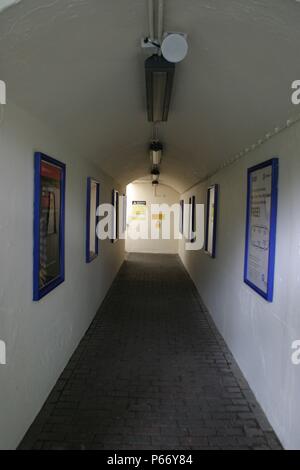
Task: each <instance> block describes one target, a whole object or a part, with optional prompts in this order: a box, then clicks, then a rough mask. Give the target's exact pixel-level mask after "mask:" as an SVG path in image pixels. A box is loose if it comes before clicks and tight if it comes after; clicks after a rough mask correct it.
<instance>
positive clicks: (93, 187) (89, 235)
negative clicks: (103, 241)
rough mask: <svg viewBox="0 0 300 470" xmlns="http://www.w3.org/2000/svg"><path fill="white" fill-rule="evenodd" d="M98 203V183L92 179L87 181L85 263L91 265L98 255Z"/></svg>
mask: <svg viewBox="0 0 300 470" xmlns="http://www.w3.org/2000/svg"><path fill="white" fill-rule="evenodd" d="M99 203H100V183H98V181H96V180H94V179H93V178H88V179H87V203H86V262H87V263H91V262H92V261H93V260H94V259H95V258H97V256H98V253H99V239H98V236H97V233H96V229H97V223H98V219H99V218H98V216H97V208H98V206H99Z"/></svg>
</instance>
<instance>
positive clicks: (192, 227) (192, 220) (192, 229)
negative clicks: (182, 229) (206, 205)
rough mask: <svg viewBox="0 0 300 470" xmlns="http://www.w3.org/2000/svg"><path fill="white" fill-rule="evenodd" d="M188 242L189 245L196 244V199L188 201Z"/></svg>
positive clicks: (193, 197) (191, 198)
mask: <svg viewBox="0 0 300 470" xmlns="http://www.w3.org/2000/svg"><path fill="white" fill-rule="evenodd" d="M189 208H190V212H189V240H190V242H191V243H195V242H196V197H195V196H192V197H190V199H189Z"/></svg>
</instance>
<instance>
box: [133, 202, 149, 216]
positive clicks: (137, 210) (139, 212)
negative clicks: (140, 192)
mask: <svg viewBox="0 0 300 470" xmlns="http://www.w3.org/2000/svg"><path fill="white" fill-rule="evenodd" d="M146 218H147V202H146V201H132V208H131V220H146Z"/></svg>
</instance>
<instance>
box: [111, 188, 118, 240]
mask: <svg viewBox="0 0 300 470" xmlns="http://www.w3.org/2000/svg"><path fill="white" fill-rule="evenodd" d="M112 208H113V214H112V236H111V242H112V243H116V241H117V240H118V239H119V192H118V191H116V190H115V189H113V190H112Z"/></svg>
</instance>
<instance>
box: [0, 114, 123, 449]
mask: <svg viewBox="0 0 300 470" xmlns="http://www.w3.org/2000/svg"><path fill="white" fill-rule="evenodd" d="M37 150H39V151H42V152H44V153H46V154H49V155H51V156H53V157H55V158H57V159H58V160H61V161H63V162H65V163H66V165H67V187H66V281H65V282H64V283H63V284H62V285H60V286H59V287H58V288H57V289H55V290H54V291H52V292H51V293H50V294H49V295H48V296H46V297H45V298H44V299H42V300H41V301H40V302H39V303H34V302H32V300H31V299H32V252H33V236H32V233H33V154H34V151H37ZM88 176H91V177H94V178H96V179H98V180H99V181H100V183H101V187H100V191H101V194H100V198H101V202H111V191H112V188H113V187H114V186H115V187H116V183H114V182H113V181H112V180H111V179H110V178H109V177H108V176H106V175H104V174H103V173H102V172H101V171H100V170H99V169H98V168H97V167H96V166H95V165H93V164H90V163H89V162H88V160H86V159H84V158H81V156H80V155H78V154H76V151H74V150H72V148H71V147H70V146H68V145H64V144H63V143H62V142H60V141H59V140H58V138H57V136H56V135H54V134H52V133H51V132H50V131H49V130H48V129H47V128H45V127H44V126H43V125H41V124H40V123H39V122H38V121H37V120H36V119H34V118H32V117H31V116H29V115H28V114H27V113H25V112H24V111H22V110H20V109H17V108H16V107H14V106H12V105H7V106H6V107H5V119H4V122H3V123H2V125H1V126H0V242H1V243H0V340H2V341H5V342H6V345H7V365H6V366H1V365H0V449H13V448H15V447H16V446H17V445H18V444H19V442H20V440H21V438H22V437H23V435H24V433H25V432H26V430H27V428H28V427H29V425H30V424H31V423H32V421H33V419H34V418H35V416H36V414H37V413H38V411H39V410H40V408H41V406H42V405H43V403H44V401H45V399H46V397H47V395H48V394H49V392H50V391H51V389H52V387H53V385H54V384H55V382H56V380H57V378H58V377H59V375H60V373H61V372H62V370H63V368H64V367H65V365H66V363H67V361H68V360H69V358H70V356H71V354H72V353H73V351H74V350H75V348H76V346H77V345H78V343H79V341H80V339H81V338H82V336H83V334H84V333H85V331H86V329H87V328H88V327H89V324H90V323H91V321H92V319H93V317H94V315H95V314H96V311H97V309H98V307H99V306H100V304H101V301H102V300H103V298H104V296H105V294H106V292H107V290H108V288H109V287H110V285H111V282H112V280H113V279H114V277H115V275H116V273H117V271H118V269H119V268H120V265H121V263H122V261H123V255H124V242H121V241H120V242H117V243H116V244H112V243H110V242H109V241H105V242H100V253H99V257H98V258H97V260H95V261H93V263H91V264H89V265H87V264H86V263H85V220H86V219H85V218H86V179H87V177H88ZM119 189H121V188H119Z"/></svg>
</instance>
